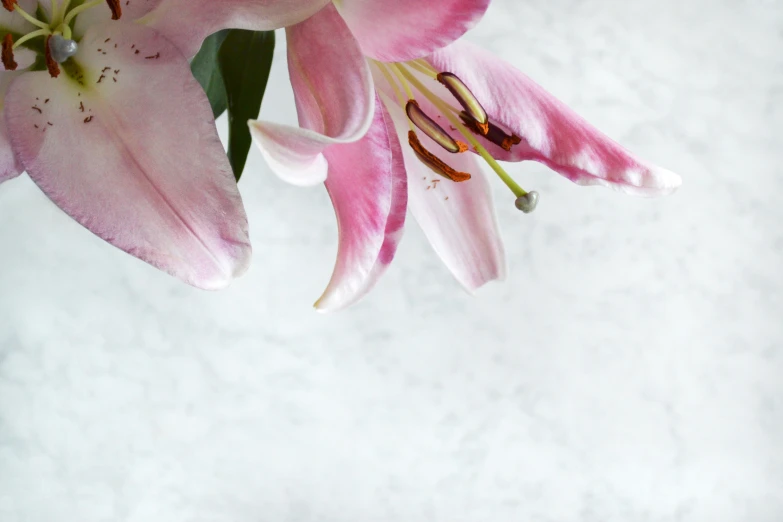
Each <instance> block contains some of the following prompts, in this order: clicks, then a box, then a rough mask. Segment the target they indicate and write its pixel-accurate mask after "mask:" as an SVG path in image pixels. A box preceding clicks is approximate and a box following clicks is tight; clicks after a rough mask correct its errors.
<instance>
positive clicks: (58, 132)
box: [5, 21, 250, 289]
mask: <svg viewBox="0 0 783 522" xmlns="http://www.w3.org/2000/svg"><path fill="white" fill-rule="evenodd" d="M107 38H111V41H112V42H113V43H114V44H116V45H117V47H114V45H111V46H107V45H106V44H105V43H104V42H105V41H106V39H107ZM98 48H101V49H103V50H102V51H100V52H98ZM74 62H75V64H76V65H66V64H73V63H74ZM66 64H63V65H62V68H63V71H62V74H61V75H60V77H59V78H57V79H53V78H51V77H50V76H49V74H48V72H45V71H42V72H31V73H25V74H23V75H21V76H19V77H18V78H17V79H16V80H14V81H13V83H12V84H11V86H10V87H9V89H8V94H7V97H6V100H5V101H6V105H5V111H6V121H7V123H8V128H9V135H10V138H11V144H12V146H13V149H14V151H15V152H16V155H17V157H18V158H19V160H20V161H21V162H22V164H23V166H24V167H25V168H26V170H27V172H28V173H29V175H30V177H31V178H32V179H33V180H34V181H35V182H36V183H37V184H38V186H40V187H41V189H42V190H43V191H44V192H45V193H46V194H47V195H48V196H49V198H51V199H52V201H54V202H55V203H56V204H57V205H58V206H59V207H60V208H62V209H63V210H64V211H65V212H66V213H68V214H69V215H70V216H72V217H73V218H74V219H76V220H77V221H78V222H79V223H81V224H82V225H84V226H85V227H87V228H88V229H90V230H91V231H92V232H94V233H95V234H97V235H98V236H100V237H101V238H103V239H105V240H106V241H108V242H110V243H112V244H113V245H115V246H117V247H119V248H121V249H122V250H125V251H126V252H129V253H130V254H133V255H135V256H136V257H139V258H140V259H143V260H144V261H147V262H148V263H150V264H152V265H154V266H156V267H158V268H160V269H162V270H165V271H166V272H168V273H170V274H172V275H174V276H176V277H179V278H181V279H183V280H184V281H186V282H188V283H190V284H192V285H194V286H198V287H201V288H206V289H217V288H221V287H224V286H226V285H227V284H228V283H229V282H230V281H231V278H232V277H235V276H238V275H240V274H241V273H242V272H244V271H245V270H246V268H247V266H248V263H249V260H250V245H249V243H248V235H247V218H246V216H245V212H244V209H243V207H242V202H241V198H240V196H239V192H238V191H237V187H236V183H235V181H234V177H233V174H232V173H231V167H230V165H229V163H228V160H227V158H226V155H225V152H224V151H223V147H222V145H221V143H220V141H219V138H218V135H217V131H216V129H215V126H214V123H213V119H212V113H211V110H210V106H209V103H208V101H207V98H206V96H205V94H204V92H203V90H202V89H201V87H200V86H199V84H198V83H197V82H196V80H195V79H194V78H193V75H192V74H191V72H190V68H189V66H188V62H187V60H186V59H185V57H184V56H183V55H182V53H181V52H180V51H179V50H178V49H177V48H176V47H174V45H172V44H171V42H169V41H168V40H167V39H166V38H164V37H162V36H161V35H159V34H158V33H156V32H155V31H153V30H151V29H148V28H145V27H142V26H139V25H136V24H130V23H124V22H121V21H118V22H109V23H105V24H99V25H96V26H93V27H91V28H90V29H89V30H88V31H87V34H86V35H85V38H84V39H83V40H82V41H81V43H80V46H79V52H78V53H77V55H76V56H74V58H73V60H71V61H69V62H66Z"/></svg>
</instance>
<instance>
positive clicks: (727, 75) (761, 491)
mask: <svg viewBox="0 0 783 522" xmlns="http://www.w3.org/2000/svg"><path fill="white" fill-rule="evenodd" d="M470 38H472V39H474V40H476V41H478V42H480V43H482V44H483V45H486V46H487V47H489V48H491V49H493V50H494V51H496V52H498V53H500V54H502V55H503V56H504V57H505V58H507V59H509V60H511V61H513V62H514V63H515V64H516V65H517V66H518V67H520V68H521V69H523V70H525V71H526V72H527V73H528V74H530V75H531V76H532V77H534V78H535V79H537V80H538V81H539V82H540V83H542V84H543V85H545V86H546V87H547V88H549V89H550V90H552V91H553V92H554V93H555V94H557V95H558V96H559V97H561V98H562V99H564V100H565V101H566V102H568V103H569V104H571V105H572V106H573V107H574V108H576V109H577V110H578V111H579V112H581V113H582V114H583V115H585V116H586V117H588V118H589V119H590V120H591V121H593V122H594V123H595V124H596V125H598V126H599V127H600V128H602V129H603V130H605V131H606V132H608V133H609V134H610V135H612V136H613V137H615V138H617V139H619V140H620V141H622V142H623V143H624V144H626V145H627V146H629V148H631V149H632V150H634V151H635V152H637V153H639V154H640V155H641V156H643V157H646V158H649V159H651V160H655V161H657V162H658V163H660V164H662V165H663V166H665V167H668V168H671V169H672V170H675V171H677V172H680V173H681V174H682V175H683V177H684V179H685V185H684V187H683V188H682V190H681V191H680V192H679V193H678V194H677V195H676V196H674V197H672V198H669V199H661V200H639V199H632V198H629V197H625V196H622V195H620V194H616V193H612V192H609V191H607V190H605V189H598V188H595V189H585V188H579V187H576V186H574V185H572V184H570V183H569V182H567V181H565V180H564V179H562V178H559V177H557V176H556V175H553V174H552V173H550V172H548V171H547V170H546V169H545V168H544V167H542V166H539V165H537V164H524V165H515V166H513V167H512V168H511V171H512V173H513V174H514V175H515V176H517V178H518V179H520V180H521V181H522V182H523V184H524V185H525V186H527V187H531V188H535V189H537V190H539V191H540V192H541V193H542V201H541V204H540V205H539V210H538V211H537V212H536V213H535V214H534V215H531V216H524V215H522V214H520V213H518V212H516V211H515V210H514V208H513V198H511V197H510V196H509V194H507V193H505V192H504V191H503V189H502V188H501V185H500V183H496V187H497V194H498V196H499V198H501V201H502V204H501V207H500V211H499V212H500V219H501V222H502V224H503V227H504V230H505V237H506V240H507V244H508V251H509V254H510V276H509V279H508V281H507V282H506V283H505V284H496V285H492V286H491V287H489V288H486V289H485V290H484V291H482V292H481V293H480V294H479V295H478V297H476V298H471V297H469V296H467V295H465V294H464V293H463V292H461V291H460V289H459V288H458V287H457V285H456V284H455V283H454V282H453V280H452V279H451V277H450V276H449V274H448V273H446V271H445V269H444V268H443V267H442V266H441V264H440V263H439V262H438V260H437V259H436V257H435V256H434V255H433V254H432V252H431V251H430V249H429V247H428V245H427V244H426V243H425V241H424V239H423V237H422V234H421V233H420V232H419V231H418V230H417V229H416V228H415V226H410V227H409V229H408V232H407V236H406V238H405V240H404V241H403V245H402V247H401V251H400V252H399V255H398V258H397V260H396V262H395V264H394V265H393V267H392V269H391V270H390V271H389V273H388V275H387V276H386V277H385V278H384V279H383V280H382V282H381V284H380V286H379V287H378V289H377V290H376V291H375V292H374V293H372V294H371V295H370V297H369V298H368V299H366V300H365V301H363V302H362V303H361V304H360V305H359V306H357V307H355V308H353V309H351V310H349V311H348V312H345V313H342V314H340V315H334V316H320V315H317V314H316V313H315V312H313V311H312V310H311V308H310V304H311V303H312V302H313V300H314V299H315V298H316V297H317V296H318V295H319V292H320V291H321V290H322V289H323V287H324V286H325V284H326V282H327V280H328V277H329V274H330V272H331V267H332V263H333V259H334V254H335V249H336V240H335V235H336V230H335V225H334V223H333V218H332V210H331V208H330V205H329V201H328V197H327V195H326V193H325V192H324V191H323V190H320V189H312V190H303V189H297V188H293V187H289V186H285V185H283V184H282V183H281V182H279V181H278V180H276V179H274V178H273V177H272V176H271V174H269V173H268V172H267V171H266V169H265V167H264V165H263V163H262V161H261V159H260V156H259V155H258V154H256V153H255V152H254V153H253V156H252V157H251V160H250V169H249V170H250V172H249V173H248V174H247V177H246V179H244V180H243V181H242V183H241V188H242V191H243V194H244V196H245V198H246V202H247V206H248V211H249V214H250V218H251V226H252V237H253V240H254V243H255V251H256V257H255V262H254V266H253V268H252V270H251V272H250V273H249V274H248V275H247V276H246V277H244V278H243V279H242V280H240V281H237V282H236V284H235V285H234V286H233V287H232V288H231V289H229V290H228V291H225V292H222V293H218V294H212V293H203V292H200V291H197V290H194V289H191V288H189V287H186V286H184V285H182V284H180V283H178V282H177V281H174V280H172V279H170V278H169V277H167V276H165V275H163V274H162V273H159V272H156V271H155V270H154V269H152V268H149V267H148V266H146V265H144V264H142V263H140V262H138V261H135V260H133V259H132V258H130V257H129V256H126V255H123V254H122V253H120V252H119V251H116V250H114V249H112V248H111V247H109V246H107V245H105V244H103V243H102V242H101V241H100V240H98V239H96V238H94V237H92V236H91V235H90V234H89V233H88V232H86V231H84V230H82V229H81V228H80V227H79V226H77V225H76V224H75V223H73V222H71V221H70V220H69V219H67V218H66V217H65V216H64V215H63V214H62V213H61V212H60V211H59V210H57V209H56V208H55V207H53V205H51V204H50V203H49V202H48V201H47V200H46V199H45V198H44V197H43V196H42V195H41V193H40V192H39V191H38V190H37V189H36V188H35V186H34V185H33V184H32V183H31V182H30V181H29V180H28V179H26V178H20V179H18V180H15V181H13V182H9V183H7V184H5V185H3V186H2V187H0V242H1V244H2V249H3V250H2V253H3V260H2V263H3V265H2V270H0V521H2V522H61V521H63V522H71V521H74V522H76V521H78V522H104V521H107V522H108V521H121V522H229V521H230V522H266V521H270V522H338V521H339V522H348V521H361V522H397V521H399V522H424V521H448V522H474V521H482V522H483V521H497V522H510V521H525V522H527V521H532V522H538V521H540V522H544V521H557V522H561V521H564V522H570V521H575V522H576V521H578V522H646V521H650V522H658V521H660V522H663V521H666V522H668V521H672V522H673V521H683V522H774V521H779V520H783V383H781V375H783V355H782V354H781V350H782V349H783V348H782V347H781V345H782V344H783V303H782V302H781V293H782V292H783V276H781V272H780V269H781V264H782V263H783V259H781V257H782V256H781V254H782V253H783V202H781V199H782V198H783V176H782V175H781V172H780V171H781V161H782V160H783V152H781V151H783V138H781V134H783V4H782V3H781V2H780V1H778V0H755V1H754V0H722V1H717V0H687V1H683V0H661V1H657V2H650V1H647V0H628V1H624V2H620V1H614V0H611V1H610V0H594V1H581V0H557V1H552V0H524V1H522V0H505V1H501V0H498V1H496V2H495V5H494V6H493V7H492V9H491V10H490V12H489V14H488V15H487V17H486V19H485V21H484V22H483V24H482V25H481V26H480V27H479V28H478V29H477V30H475V31H474V32H473V33H471V34H470ZM280 57H281V58H282V49H281V55H280ZM269 92H270V98H269V100H273V101H272V102H269V103H267V104H266V106H265V108H264V111H263V112H264V115H265V116H267V117H269V118H272V119H275V120H276V121H293V114H294V113H293V105H292V97H291V95H290V93H288V90H287V86H286V78H285V74H284V62H283V61H282V60H280V61H279V63H278V66H276V68H275V71H274V78H273V80H272V84H271V87H270V91H269ZM221 123H222V125H223V128H224V127H225V124H224V123H223V122H221Z"/></svg>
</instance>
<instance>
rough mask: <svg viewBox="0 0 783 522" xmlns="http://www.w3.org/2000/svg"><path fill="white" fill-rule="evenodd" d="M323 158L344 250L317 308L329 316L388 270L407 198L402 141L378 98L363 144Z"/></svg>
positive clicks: (338, 148) (336, 149)
mask: <svg viewBox="0 0 783 522" xmlns="http://www.w3.org/2000/svg"><path fill="white" fill-rule="evenodd" d="M376 99H377V98H376ZM324 154H325V155H326V158H327V160H328V162H329V178H328V179H327V180H326V188H327V190H328V191H329V196H330V197H331V198H332V203H333V204H334V210H335V214H336V215H337V224H338V229H339V233H340V246H339V250H338V253H337V263H336V265H335V267H334V272H333V274H332V279H331V281H330V282H329V286H328V287H327V288H326V291H324V294H323V295H322V296H321V298H320V299H319V300H318V302H316V304H315V307H316V308H317V309H318V310H319V311H321V312H331V311H334V310H338V309H340V308H345V307H347V306H349V305H351V304H353V303H355V302H356V301H358V300H359V299H360V298H361V297H363V296H364V295H365V294H367V292H369V291H370V290H371V289H372V287H373V286H374V285H375V282H376V281H378V279H379V278H380V277H381V275H383V273H384V272H385V271H386V268H387V267H388V266H389V264H390V263H391V261H392V259H393V258H394V254H395V253H396V251H397V245H398V243H399V241H400V239H401V237H402V230H403V225H404V224H405V212H406V208H407V200H408V194H407V186H406V185H407V179H406V174H405V166H404V164H403V160H402V151H401V149H400V142H399V140H398V139H397V134H396V132H395V129H394V124H393V123H392V120H391V117H390V116H389V113H388V112H387V111H386V109H385V108H384V107H383V105H382V104H381V103H380V100H377V103H376V109H375V118H374V120H373V124H372V126H371V127H370V130H369V131H368V132H367V134H366V135H365V136H364V137H363V138H362V139H361V140H359V141H357V142H355V143H347V144H344V145H334V146H333V147H329V149H327V150H326V151H325V152H324Z"/></svg>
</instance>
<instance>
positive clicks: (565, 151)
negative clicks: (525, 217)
mask: <svg viewBox="0 0 783 522" xmlns="http://www.w3.org/2000/svg"><path fill="white" fill-rule="evenodd" d="M488 4H489V0H444V1H439V2H426V3H424V2H421V1H420V0H396V1H395V2H389V1H387V0H339V1H338V0H335V2H334V4H333V5H328V6H327V7H325V8H324V9H323V10H321V11H320V12H318V13H317V14H315V15H314V16H312V17H311V18H309V19H307V20H305V21H303V22H301V23H299V24H297V25H295V26H292V27H289V28H288V29H287V41H288V68H289V74H290V78H291V84H292V86H293V89H294V95H295V100H296V106H297V112H298V115H299V127H297V128H294V127H289V126H285V125H279V124H274V123H269V122H262V121H255V122H251V123H250V126H251V133H252V134H253V137H254V139H255V142H256V144H257V145H258V146H259V148H260V149H261V151H262V153H263V155H264V157H265V159H266V160H267V162H268V164H269V165H270V166H271V168H272V169H273V170H274V171H275V173H276V174H277V175H278V176H280V177H281V178H283V179H284V180H287V181H289V182H291V183H295V184H299V185H313V184H317V183H321V182H325V184H326V188H327V190H328V191H329V194H330V196H331V199H332V202H333V204H334V207H335V212H336V214H337V221H338V228H339V233H340V241H339V243H340V244H339V251H338V257H337V263H336V266H335V269H334V273H333V275H332V279H331V281H330V283H329V285H328V287H327V289H326V291H325V292H324V294H323V296H322V297H321V298H320V299H319V300H318V302H317V303H316V308H318V309H319V310H322V311H329V310H335V309H339V308H342V307H345V306H348V305H350V304H352V303H354V302H356V301H357V300H358V299H359V298H361V297H362V296H363V295H364V294H365V293H366V292H367V291H369V289H370V288H371V287H372V286H373V284H374V283H375V282H376V281H377V279H378V278H379V277H380V275H381V274H382V273H383V271H384V270H385V268H386V267H387V266H388V265H389V263H390V262H391V260H392V258H393V257H394V254H395V252H396V248H397V245H398V243H399V240H400V237H401V234H402V229H403V225H404V221H405V213H406V208H407V207H408V206H409V207H410V209H411V211H412V214H413V216H414V217H415V218H416V220H417V221H418V223H419V225H420V226H421V227H422V229H423V230H424V232H425V234H426V236H427V238H428V239H429V241H430V243H431V244H432V246H433V248H434V249H435V251H436V252H437V254H438V255H439V256H440V257H441V259H442V260H443V262H444V263H445V264H446V265H447V266H448V268H449V269H450V270H451V272H452V273H453V274H454V276H455V277H456V279H457V280H458V281H459V282H460V283H461V284H462V285H463V286H464V287H465V288H466V289H468V290H469V291H472V290H475V289H477V288H479V287H480V286H482V285H484V284H485V283H487V282H488V281H491V280H495V279H502V278H503V277H504V272H505V266H506V262H505V254H504V250H503V245H502V241H501V239H500V234H499V232H498V228H497V223H496V219H495V212H494V207H493V202H492V198H491V196H490V187H489V181H488V179H487V177H486V175H485V174H484V173H482V170H481V168H480V167H479V160H480V159H483V160H485V161H486V162H487V163H489V165H490V166H491V167H492V168H493V170H494V171H495V172H496V173H497V174H498V176H499V177H500V179H501V180H502V181H503V182H504V183H505V184H506V185H507V186H508V187H509V188H510V189H511V190H512V192H513V193H514V197H515V202H516V205H517V207H518V208H520V210H523V211H526V212H529V211H531V210H533V208H534V207H535V205H536V203H537V201H538V194H537V193H535V192H527V191H525V190H524V189H522V188H521V187H519V185H517V184H516V182H514V180H513V179H511V177H510V176H509V175H508V174H507V173H506V172H505V171H504V170H503V168H502V166H501V165H500V164H499V163H498V162H497V160H502V161H521V160H535V161H539V162H542V163H544V164H546V165H548V166H549V167H550V168H552V169H553V170H555V171H557V172H559V173H560V174H562V175H564V176H566V177H567V178H569V179H571V180H572V181H574V182H576V183H579V184H582V185H605V186H609V187H612V188H616V189H619V190H622V191H624V192H627V193H631V194H639V195H648V196H650V195H659V194H667V193H670V192H672V191H673V190H674V189H676V187H677V186H679V185H680V178H679V176H677V175H676V174H674V173H672V172H669V171H667V170H665V169H662V168H659V167H656V166H653V165H651V164H649V163H647V162H645V161H643V160H641V159H639V158H637V157H636V156H634V155H633V154H631V153H630V152H628V151H626V150H625V149H623V148H622V147H621V146H620V145H618V144H617V143H615V142H614V141H612V140H611V139H609V138H608V137H606V136H605V135H603V134H601V133H600V132H599V131H598V130H596V129H595V128H593V127H592V126H590V125H589V124H588V123H587V122H586V121H584V120H583V119H582V118H580V117H579V116H577V115H576V114H575V113H574V112H572V111H571V110H570V109H568V108H567V107H566V106H565V105H563V104H562V103H561V102H559V101H557V100H556V99H555V98H554V97H553V96H551V95H550V94H548V93H547V92H546V91H544V90H543V89H542V88H541V87H539V86H538V85H536V84H535V83H534V82H533V81H532V80H530V79H529V78H527V77H526V76H525V75H523V74H522V73H521V72H519V71H517V70H515V69H514V68H512V67H511V66H510V65H508V64H507V63H505V62H503V61H501V60H499V59H497V58H496V57H494V56H493V55H491V54H489V53H487V52H485V51H482V50H481V49H478V48H476V47H474V46H472V45H470V44H468V43H463V42H457V43H452V42H453V41H454V40H456V39H457V38H459V37H460V36H461V35H462V34H463V33H464V32H465V31H466V30H467V29H469V28H470V27H471V26H472V25H473V24H474V23H475V22H476V21H477V20H478V19H479V18H480V17H481V16H482V15H483V13H484V11H485V10H486V8H487V6H488ZM368 129H369V130H368ZM401 143H402V144H401ZM467 150H470V151H472V152H476V153H477V154H472V153H470V152H466V151H467Z"/></svg>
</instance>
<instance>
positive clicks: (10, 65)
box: [3, 1, 19, 71]
mask: <svg viewBox="0 0 783 522" xmlns="http://www.w3.org/2000/svg"><path fill="white" fill-rule="evenodd" d="M3 5H5V1H4V2H3ZM18 66H19V64H17V63H16V61H15V60H14V37H13V36H11V34H10V33H6V35H5V37H4V38H3V67H5V70H6V71H15V70H16V68H17V67H18Z"/></svg>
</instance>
